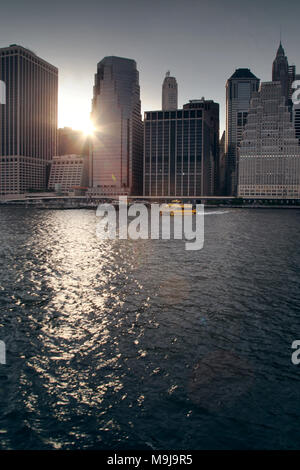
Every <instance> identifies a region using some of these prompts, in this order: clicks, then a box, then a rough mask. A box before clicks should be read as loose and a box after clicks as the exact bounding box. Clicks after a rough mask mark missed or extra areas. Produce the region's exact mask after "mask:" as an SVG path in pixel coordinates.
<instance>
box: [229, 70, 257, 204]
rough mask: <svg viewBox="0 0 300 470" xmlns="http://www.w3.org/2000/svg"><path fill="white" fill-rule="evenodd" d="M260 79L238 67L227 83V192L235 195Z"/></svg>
mask: <svg viewBox="0 0 300 470" xmlns="http://www.w3.org/2000/svg"><path fill="white" fill-rule="evenodd" d="M258 87H259V79H258V78H257V77H256V76H255V75H254V74H253V73H252V72H251V71H250V69H242V68H241V69H236V71H235V72H234V73H233V75H231V77H230V78H229V79H228V80H227V83H226V132H225V153H226V158H227V175H226V187H227V190H226V192H227V194H229V195H235V194H236V190H237V181H238V147H239V144H240V141H241V139H242V136H243V131H244V128H245V125H246V122H247V115H248V110H249V106H250V99H251V96H252V93H254V92H255V91H257V90H258Z"/></svg>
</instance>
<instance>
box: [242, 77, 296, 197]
mask: <svg viewBox="0 0 300 470" xmlns="http://www.w3.org/2000/svg"><path fill="white" fill-rule="evenodd" d="M238 196H239V197H248V198H251V197H255V198H270V199H289V198H296V199H299V198H300V146H299V143H298V139H297V138H296V137H295V129H294V126H293V123H292V122H291V119H290V112H289V109H288V106H287V105H286V98H285V97H284V96H283V95H282V83H281V82H266V83H262V84H261V87H260V90H259V92H257V93H255V94H254V95H253V98H252V100H251V106H250V109H249V114H248V120H247V124H246V128H245V132H244V137H243V140H242V142H241V147H240V169H239V184H238Z"/></svg>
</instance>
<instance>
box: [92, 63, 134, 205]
mask: <svg viewBox="0 0 300 470" xmlns="http://www.w3.org/2000/svg"><path fill="white" fill-rule="evenodd" d="M91 117H92V121H93V124H94V126H95V128H96V132H95V136H94V138H93V155H92V165H91V168H90V181H91V185H92V188H91V189H90V194H91V195H99V196H101V195H103V196H106V195H109V196H111V195H115V196H118V195H121V194H123V195H124V194H132V195H139V194H142V182H143V124H142V119H141V102H140V87H139V73H138V71H137V68H136V62H135V61H134V60H131V59H124V58H121V57H105V58H104V59H103V60H101V62H99V63H98V66H97V73H96V75H95V85H94V92H93V101H92V113H91Z"/></svg>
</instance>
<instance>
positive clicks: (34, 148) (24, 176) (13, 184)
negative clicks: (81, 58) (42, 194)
mask: <svg viewBox="0 0 300 470" xmlns="http://www.w3.org/2000/svg"><path fill="white" fill-rule="evenodd" d="M0 80H2V81H3V82H4V83H5V84H6V104H5V105H2V107H1V110H0V136H1V140H0V194H19V193H23V192H26V191H28V190H30V189H34V190H40V189H44V188H45V187H46V170H47V166H48V165H49V163H50V161H51V159H52V157H53V155H55V154H56V139H57V87H58V70H57V68H56V67H54V66H53V65H51V64H49V63H48V62H46V61H45V60H43V59H41V58H40V57H38V56H36V55H35V54H34V53H33V52H31V51H30V50H28V49H25V48H24V47H21V46H18V45H11V46H9V47H5V48H2V49H0Z"/></svg>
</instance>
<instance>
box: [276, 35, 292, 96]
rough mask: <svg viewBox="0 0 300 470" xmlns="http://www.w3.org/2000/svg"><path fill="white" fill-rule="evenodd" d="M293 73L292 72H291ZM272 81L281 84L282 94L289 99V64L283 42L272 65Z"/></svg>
mask: <svg viewBox="0 0 300 470" xmlns="http://www.w3.org/2000/svg"><path fill="white" fill-rule="evenodd" d="M290 73H292V70H290ZM272 81H273V82H280V84H281V94H282V96H284V97H285V98H286V100H287V99H288V96H289V83H290V77H289V63H288V59H287V57H286V55H285V52H284V49H283V47H282V44H281V41H280V44H279V47H278V50H277V54H276V57H275V59H274V61H273V65H272Z"/></svg>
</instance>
